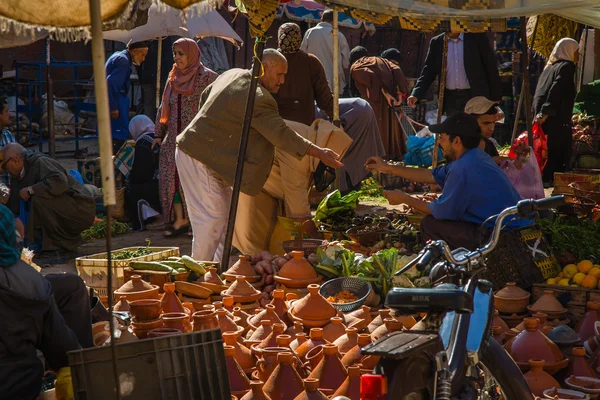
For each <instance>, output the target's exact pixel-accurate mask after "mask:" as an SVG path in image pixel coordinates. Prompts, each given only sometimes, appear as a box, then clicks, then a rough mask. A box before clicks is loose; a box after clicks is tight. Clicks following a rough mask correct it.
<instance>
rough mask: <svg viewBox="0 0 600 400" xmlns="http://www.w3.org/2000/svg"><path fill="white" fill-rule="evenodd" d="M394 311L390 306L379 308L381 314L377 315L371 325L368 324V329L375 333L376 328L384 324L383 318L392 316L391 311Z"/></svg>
mask: <svg viewBox="0 0 600 400" xmlns="http://www.w3.org/2000/svg"><path fill="white" fill-rule="evenodd" d="M391 312H392V310H390V309H389V308H382V309H381V310H379V315H378V316H376V317H375V318H374V319H373V320H372V321H371V323H370V324H369V326H367V331H368V332H369V333H373V332H374V331H375V329H377V328H379V327H380V326H381V325H383V320H384V319H386V318H389V317H390V313H391Z"/></svg>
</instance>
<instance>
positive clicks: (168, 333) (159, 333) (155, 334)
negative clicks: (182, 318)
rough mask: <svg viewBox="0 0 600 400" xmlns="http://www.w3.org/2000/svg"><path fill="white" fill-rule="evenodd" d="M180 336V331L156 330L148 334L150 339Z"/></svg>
mask: <svg viewBox="0 0 600 400" xmlns="http://www.w3.org/2000/svg"><path fill="white" fill-rule="evenodd" d="M179 334H181V331H180V330H179V329H172V328H156V329H152V330H151V331H150V332H148V337H149V338H157V337H163V336H173V335H179Z"/></svg>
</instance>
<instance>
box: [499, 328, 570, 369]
mask: <svg viewBox="0 0 600 400" xmlns="http://www.w3.org/2000/svg"><path fill="white" fill-rule="evenodd" d="M538 328H539V321H538V319H537V318H525V330H524V331H523V332H521V333H519V335H518V336H517V337H515V338H514V339H512V341H510V340H509V341H507V342H506V344H505V345H504V348H505V349H506V351H507V352H508V353H509V354H510V355H511V356H512V358H513V360H515V362H516V363H517V365H518V366H519V367H520V368H521V370H528V369H529V367H530V366H529V360H531V359H541V360H544V361H545V364H544V370H545V371H546V372H548V373H549V374H551V375H552V374H555V373H556V372H558V371H559V370H561V369H563V368H565V367H566V366H567V365H568V364H569V359H568V358H566V357H565V356H564V355H563V354H562V353H561V351H560V349H559V348H558V346H557V345H555V344H554V343H552V341H551V340H550V339H548V337H546V335H544V334H543V333H542V332H540V331H539V330H538Z"/></svg>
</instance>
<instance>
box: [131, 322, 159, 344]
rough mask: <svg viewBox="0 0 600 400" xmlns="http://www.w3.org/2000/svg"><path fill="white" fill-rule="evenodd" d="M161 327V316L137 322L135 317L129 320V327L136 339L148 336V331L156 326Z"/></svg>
mask: <svg viewBox="0 0 600 400" xmlns="http://www.w3.org/2000/svg"><path fill="white" fill-rule="evenodd" d="M162 327H163V321H162V318H161V317H159V318H157V319H155V320H152V321H143V322H138V321H136V320H135V319H134V320H132V322H131V328H132V330H133V334H134V335H135V336H137V337H138V339H146V338H147V337H148V333H149V332H150V331H151V330H153V329H157V328H162Z"/></svg>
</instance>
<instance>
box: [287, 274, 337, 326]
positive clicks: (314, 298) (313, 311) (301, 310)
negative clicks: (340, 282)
mask: <svg viewBox="0 0 600 400" xmlns="http://www.w3.org/2000/svg"><path fill="white" fill-rule="evenodd" d="M311 268H312V267H311ZM319 288H320V286H319V285H308V296H306V297H304V298H302V299H300V300H297V301H294V302H293V305H292V308H291V309H290V310H288V315H289V316H290V318H291V319H292V320H294V321H300V322H302V324H303V325H304V326H305V327H308V328H320V327H323V326H325V325H327V324H328V323H329V321H330V318H331V317H335V315H336V310H335V308H334V307H333V306H332V305H331V303H330V302H328V301H327V299H326V298H325V297H323V296H321V295H320V294H319Z"/></svg>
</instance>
